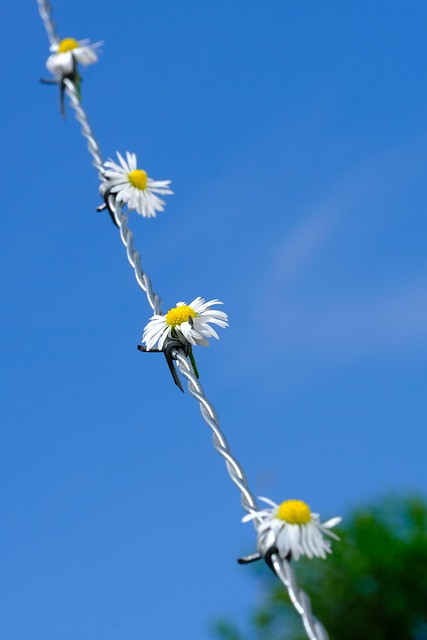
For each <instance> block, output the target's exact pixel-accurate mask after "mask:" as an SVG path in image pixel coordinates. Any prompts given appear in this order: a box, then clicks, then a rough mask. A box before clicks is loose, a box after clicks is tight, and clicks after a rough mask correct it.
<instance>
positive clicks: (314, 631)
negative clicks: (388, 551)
mask: <svg viewBox="0 0 427 640" xmlns="http://www.w3.org/2000/svg"><path fill="white" fill-rule="evenodd" d="M173 356H174V357H175V358H176V360H177V362H178V367H179V370H180V372H181V374H182V375H183V376H184V378H186V380H187V382H188V391H189V393H190V394H191V395H192V396H193V398H195V399H196V400H197V401H198V403H199V405H200V412H201V414H202V417H203V419H204V420H205V422H206V423H207V425H208V427H209V428H210V429H211V430H212V443H213V446H214V448H215V450H216V451H217V452H218V453H219V455H221V456H222V457H223V458H224V460H225V466H226V468H227V471H228V475H229V476H230V478H231V480H232V482H234V484H235V485H236V486H237V488H238V489H239V490H240V494H241V503H242V507H243V509H245V510H246V511H252V510H255V511H256V510H257V509H258V505H257V501H256V499H255V497H254V495H253V493H252V492H251V490H250V488H249V484H248V481H247V478H246V474H245V472H244V470H243V468H242V467H241V465H240V464H239V462H238V460H237V459H236V458H235V457H234V456H233V454H232V452H231V450H230V446H229V444H228V442H227V439H226V437H225V435H224V434H223V432H222V431H221V428H220V426H219V419H218V416H217V413H216V411H215V409H214V407H213V405H212V404H211V403H210V402H209V400H208V399H207V398H206V396H205V392H204V390H203V387H202V385H201V384H200V382H199V381H198V380H197V378H196V376H195V374H194V371H193V369H192V366H191V363H190V362H189V361H188V360H187V358H186V357H185V356H184V355H183V354H182V353H181V352H179V351H174V352H173ZM254 525H255V528H256V529H257V521H256V520H255V521H254ZM271 565H272V568H273V569H274V572H275V574H276V575H277V577H278V578H279V580H280V581H281V582H282V584H283V585H284V586H285V587H286V590H287V592H288V594H289V598H290V600H291V603H292V604H293V606H294V608H295V609H296V611H297V612H298V613H299V615H300V616H301V619H302V622H303V624H304V629H305V631H306V633H307V636H308V638H309V639H310V640H328V634H327V633H326V630H325V628H324V627H323V625H322V624H321V622H320V621H319V620H318V619H317V618H316V617H315V616H314V615H313V613H312V611H311V603H310V598H309V597H308V595H307V594H306V593H305V591H303V590H302V589H300V588H299V587H298V584H297V580H296V575H295V572H294V570H293V568H292V566H291V564H290V563H289V562H288V561H287V560H286V559H282V558H280V556H279V555H278V554H277V553H273V554H272V555H271Z"/></svg>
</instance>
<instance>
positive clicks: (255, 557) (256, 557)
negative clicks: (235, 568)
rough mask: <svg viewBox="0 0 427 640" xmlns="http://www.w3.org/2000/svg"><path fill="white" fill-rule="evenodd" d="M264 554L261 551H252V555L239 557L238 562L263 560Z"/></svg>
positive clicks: (248, 562) (247, 562)
mask: <svg viewBox="0 0 427 640" xmlns="http://www.w3.org/2000/svg"><path fill="white" fill-rule="evenodd" d="M261 558H262V555H261V554H260V553H252V555H250V556H244V557H243V558H237V562H238V563H239V564H250V563H251V562H256V561H257V560H261Z"/></svg>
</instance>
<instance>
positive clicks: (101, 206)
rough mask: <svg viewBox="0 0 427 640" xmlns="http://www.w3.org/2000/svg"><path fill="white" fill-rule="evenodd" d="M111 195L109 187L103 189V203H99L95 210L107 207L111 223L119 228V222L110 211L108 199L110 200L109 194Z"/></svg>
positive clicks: (102, 209)
mask: <svg viewBox="0 0 427 640" xmlns="http://www.w3.org/2000/svg"><path fill="white" fill-rule="evenodd" d="M111 195H112V193H111V189H105V193H104V204H101V205H100V206H99V207H97V211H104V209H107V211H108V213H109V214H110V218H111V220H112V221H113V224H114V225H115V226H116V227H117V228H119V223H118V222H117V220H116V216H115V213H114V212H113V211H112V209H111V208H110V204H109V200H110V196H111Z"/></svg>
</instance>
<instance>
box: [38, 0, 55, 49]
mask: <svg viewBox="0 0 427 640" xmlns="http://www.w3.org/2000/svg"><path fill="white" fill-rule="evenodd" d="M37 4H38V5H39V13H40V17H41V19H42V20H43V24H44V28H45V29H46V33H47V37H48V38H49V42H50V44H58V42H59V36H58V34H57V33H56V25H55V22H54V21H53V18H52V6H51V4H50V2H49V0H37Z"/></svg>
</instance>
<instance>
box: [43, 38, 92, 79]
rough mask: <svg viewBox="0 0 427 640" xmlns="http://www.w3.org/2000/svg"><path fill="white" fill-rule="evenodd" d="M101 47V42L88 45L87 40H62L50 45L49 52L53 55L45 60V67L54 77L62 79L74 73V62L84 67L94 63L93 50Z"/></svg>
mask: <svg viewBox="0 0 427 640" xmlns="http://www.w3.org/2000/svg"><path fill="white" fill-rule="evenodd" d="M101 45H102V42H95V43H93V44H90V41H89V40H75V39H74V38H64V39H63V40H61V41H60V42H58V43H57V44H52V45H51V47H50V50H51V51H53V53H52V55H51V56H49V58H48V59H47V62H46V66H47V68H48V69H49V71H50V72H51V73H52V74H53V75H54V76H56V77H58V78H62V77H63V76H66V75H69V74H70V73H72V72H73V71H74V65H75V63H76V62H80V64H82V65H83V66H85V67H86V66H87V65H88V64H93V63H94V62H96V61H97V60H98V56H97V54H96V53H95V49H97V48H98V47H100V46H101Z"/></svg>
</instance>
